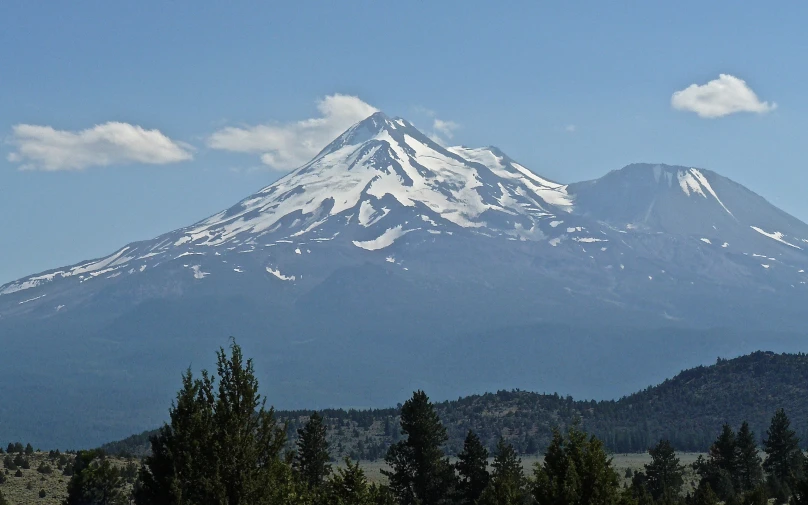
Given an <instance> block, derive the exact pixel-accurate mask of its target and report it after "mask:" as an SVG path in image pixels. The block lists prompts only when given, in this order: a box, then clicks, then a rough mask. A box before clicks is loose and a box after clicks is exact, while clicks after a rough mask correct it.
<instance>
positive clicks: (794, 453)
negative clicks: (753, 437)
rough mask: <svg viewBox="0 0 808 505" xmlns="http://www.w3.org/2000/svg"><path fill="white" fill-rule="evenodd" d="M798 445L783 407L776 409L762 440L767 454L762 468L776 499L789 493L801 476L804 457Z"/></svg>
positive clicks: (780, 499) (782, 497)
mask: <svg viewBox="0 0 808 505" xmlns="http://www.w3.org/2000/svg"><path fill="white" fill-rule="evenodd" d="M799 445H800V440H799V438H797V434H796V433H795V432H794V430H792V429H791V421H790V420H789V419H788V416H786V413H785V411H784V410H783V409H780V410H778V411H777V412H776V413H775V414H774V417H773V418H772V421H771V425H770V426H769V429H768V430H767V431H766V438H765V439H764V440H763V450H764V452H766V455H767V457H766V461H764V462H763V469H764V470H766V472H767V473H768V474H769V485H770V487H771V488H772V494H773V495H776V497H777V498H778V501H782V500H783V499H784V498H786V497H787V496H788V495H790V494H791V489H793V486H794V484H795V483H796V482H797V481H799V480H800V479H801V478H802V476H803V459H804V458H803V455H802V451H800V447H799Z"/></svg>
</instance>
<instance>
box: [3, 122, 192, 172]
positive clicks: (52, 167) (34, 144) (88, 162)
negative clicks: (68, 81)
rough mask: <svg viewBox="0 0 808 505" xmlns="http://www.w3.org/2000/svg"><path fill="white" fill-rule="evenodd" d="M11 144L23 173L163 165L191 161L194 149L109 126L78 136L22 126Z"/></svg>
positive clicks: (137, 128) (142, 131) (136, 128)
mask: <svg viewBox="0 0 808 505" xmlns="http://www.w3.org/2000/svg"><path fill="white" fill-rule="evenodd" d="M8 142H9V143H10V144H12V145H14V146H15V147H16V151H14V152H12V153H11V154H9V155H8V158H7V159H8V161H10V162H12V163H22V165H21V166H20V168H21V169H23V170H44V171H57V170H84V169H85V168H88V167H92V166H108V165H115V164H122V163H148V164H156V165H162V164H166V163H175V162H178V161H185V160H190V159H192V158H193V156H192V155H191V152H190V151H191V148H190V146H188V145H186V144H184V143H181V142H176V141H173V140H171V139H170V138H168V137H166V136H165V135H163V133H161V132H160V131H159V130H145V129H143V128H142V127H140V126H136V125H131V124H128V123H118V122H109V123H104V124H100V125H96V126H94V127H92V128H88V129H86V130H81V131H78V132H73V131H66V130H56V129H54V128H52V127H50V126H37V125H29V124H19V125H16V126H14V127H13V128H12V134H11V137H10V138H9V139H8Z"/></svg>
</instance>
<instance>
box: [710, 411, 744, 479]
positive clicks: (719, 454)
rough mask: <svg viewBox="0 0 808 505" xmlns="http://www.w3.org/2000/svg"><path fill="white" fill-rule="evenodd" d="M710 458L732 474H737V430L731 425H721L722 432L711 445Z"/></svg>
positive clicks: (716, 464)
mask: <svg viewBox="0 0 808 505" xmlns="http://www.w3.org/2000/svg"><path fill="white" fill-rule="evenodd" d="M710 458H711V459H712V461H713V463H714V464H715V466H717V467H718V468H720V469H722V470H725V471H726V472H727V473H728V474H730V475H735V473H736V467H737V465H738V454H737V443H736V440H735V432H734V431H732V427H730V425H728V424H726V423H724V425H723V426H722V427H721V434H720V435H718V438H717V439H716V440H715V442H713V445H712V446H710Z"/></svg>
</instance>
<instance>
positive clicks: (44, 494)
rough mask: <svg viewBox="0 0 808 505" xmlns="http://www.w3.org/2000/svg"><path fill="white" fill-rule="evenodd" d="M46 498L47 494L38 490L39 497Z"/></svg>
mask: <svg viewBox="0 0 808 505" xmlns="http://www.w3.org/2000/svg"><path fill="white" fill-rule="evenodd" d="M46 496H48V493H46V492H45V490H44V489H40V490H39V497H40V498H44V497H46Z"/></svg>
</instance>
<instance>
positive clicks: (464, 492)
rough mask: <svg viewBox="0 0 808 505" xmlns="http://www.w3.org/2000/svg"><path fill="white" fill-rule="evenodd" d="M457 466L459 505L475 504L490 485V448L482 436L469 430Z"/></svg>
mask: <svg viewBox="0 0 808 505" xmlns="http://www.w3.org/2000/svg"><path fill="white" fill-rule="evenodd" d="M455 468H456V469H457V473H458V476H459V481H458V483H457V494H456V496H457V501H458V503H459V505H475V504H476V503H477V500H478V499H479V498H480V495H481V494H482V493H483V490H484V489H485V488H486V486H488V480H489V478H490V475H489V474H488V450H487V449H486V448H485V447H484V446H483V444H482V442H481V441H480V437H478V436H477V434H476V433H474V432H473V431H471V430H469V432H468V434H467V435H466V440H465V441H464V442H463V450H462V451H461V452H460V454H458V455H457V463H455Z"/></svg>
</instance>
